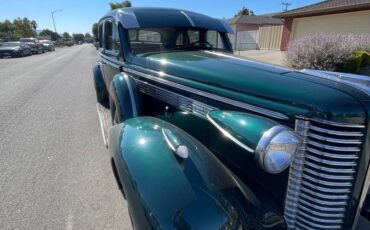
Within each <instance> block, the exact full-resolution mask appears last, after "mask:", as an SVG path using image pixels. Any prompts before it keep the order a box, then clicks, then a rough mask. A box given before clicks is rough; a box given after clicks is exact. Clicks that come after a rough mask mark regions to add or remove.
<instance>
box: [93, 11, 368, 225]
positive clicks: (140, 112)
mask: <svg viewBox="0 0 370 230" xmlns="http://www.w3.org/2000/svg"><path fill="white" fill-rule="evenodd" d="M163 18H166V20H163ZM227 33H232V29H231V28H230V27H229V26H228V25H227V24H226V23H225V22H224V21H222V20H218V19H214V18H211V17H208V16H205V15H201V14H198V13H193V12H190V11H185V10H176V9H162V8H123V9H119V10H114V11H110V12H109V13H108V14H107V15H105V16H104V17H103V18H102V19H101V20H100V21H99V60H98V62H97V63H96V64H95V66H94V67H93V79H94V84H95V90H96V96H97V101H98V104H97V108H98V112H99V118H100V124H101V127H102V133H103V139H104V142H105V144H106V146H107V147H108V151H109V152H110V154H111V157H112V168H113V172H114V175H115V177H116V180H117V183H118V186H119V188H120V189H121V191H122V193H123V195H124V197H125V198H126V199H127V206H128V208H129V213H130V216H131V220H132V224H133V226H134V229H166V230H167V229H286V228H289V229H353V228H356V226H358V223H359V220H360V221H361V222H362V221H365V222H366V221H367V220H369V216H370V211H369V210H370V204H369V197H368V196H369V195H367V194H369V191H368V188H369V183H370V170H369V157H370V131H369V124H370V123H369V121H370V115H369V114H370V103H369V102H370V87H369V82H370V81H369V78H368V77H366V76H360V75H350V74H342V73H334V72H322V71H318V70H304V71H298V70H292V69H287V68H283V67H278V66H273V65H269V64H264V63H259V62H255V61H251V60H248V59H243V58H240V57H238V56H235V55H233V50H232V47H231V44H230V41H229V38H228V36H227ZM366 197H367V201H366V202H365V199H366ZM367 229H370V226H369V225H368V226H367Z"/></svg>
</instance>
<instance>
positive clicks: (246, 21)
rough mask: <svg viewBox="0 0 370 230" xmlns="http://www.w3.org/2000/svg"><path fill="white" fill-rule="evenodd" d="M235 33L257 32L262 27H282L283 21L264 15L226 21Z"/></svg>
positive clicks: (241, 16) (245, 16) (238, 17)
mask: <svg viewBox="0 0 370 230" xmlns="http://www.w3.org/2000/svg"><path fill="white" fill-rule="evenodd" d="M226 22H227V23H228V24H229V25H230V26H231V27H232V28H233V30H234V31H235V32H239V31H251V30H258V29H259V28H260V27H262V26H272V25H283V24H284V22H283V20H281V19H279V18H273V17H271V16H264V15H258V16H257V15H240V16H237V17H234V18H230V19H228V20H226Z"/></svg>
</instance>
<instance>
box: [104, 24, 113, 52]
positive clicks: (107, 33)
mask: <svg viewBox="0 0 370 230" xmlns="http://www.w3.org/2000/svg"><path fill="white" fill-rule="evenodd" d="M112 27H113V26H112V22H111V21H106V22H105V26H104V43H105V49H107V50H112V49H113V28H112Z"/></svg>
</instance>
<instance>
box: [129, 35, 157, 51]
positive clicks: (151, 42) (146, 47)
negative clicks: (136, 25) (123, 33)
mask: <svg viewBox="0 0 370 230" xmlns="http://www.w3.org/2000/svg"><path fill="white" fill-rule="evenodd" d="M128 34H129V37H130V46H131V51H132V52H133V53H134V54H142V53H147V52H157V51H160V50H162V49H163V44H162V37H161V34H160V33H159V32H157V31H152V30H129V31H128Z"/></svg>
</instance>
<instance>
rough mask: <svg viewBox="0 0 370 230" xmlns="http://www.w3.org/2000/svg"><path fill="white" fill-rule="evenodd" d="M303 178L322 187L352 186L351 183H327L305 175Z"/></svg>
mask: <svg viewBox="0 0 370 230" xmlns="http://www.w3.org/2000/svg"><path fill="white" fill-rule="evenodd" d="M303 178H306V179H307V180H309V181H312V182H315V183H316V184H321V185H324V186H333V187H350V186H352V183H350V182H329V181H327V180H320V179H316V178H314V177H312V176H309V175H307V174H304V175H303Z"/></svg>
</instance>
